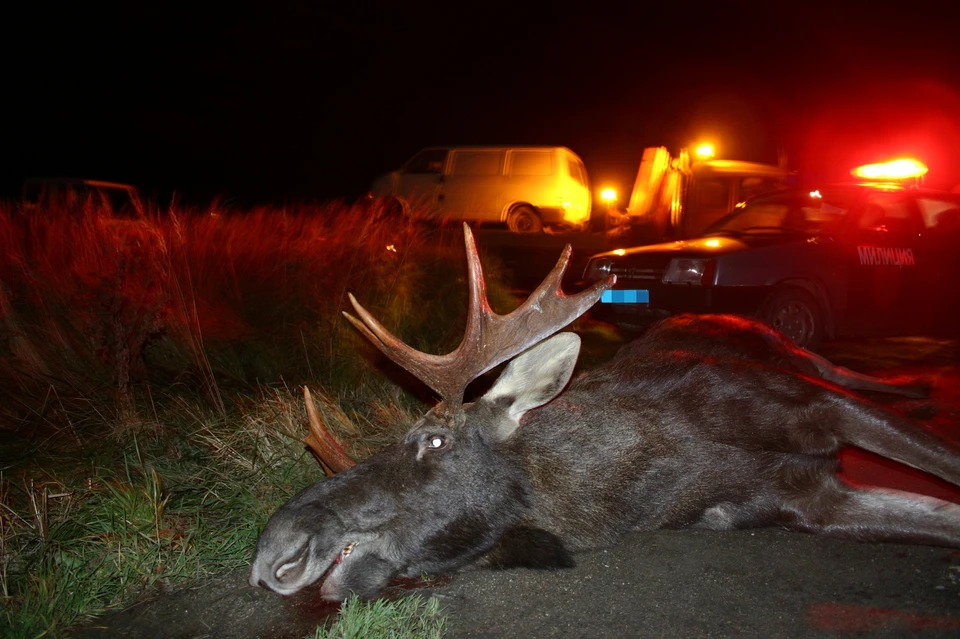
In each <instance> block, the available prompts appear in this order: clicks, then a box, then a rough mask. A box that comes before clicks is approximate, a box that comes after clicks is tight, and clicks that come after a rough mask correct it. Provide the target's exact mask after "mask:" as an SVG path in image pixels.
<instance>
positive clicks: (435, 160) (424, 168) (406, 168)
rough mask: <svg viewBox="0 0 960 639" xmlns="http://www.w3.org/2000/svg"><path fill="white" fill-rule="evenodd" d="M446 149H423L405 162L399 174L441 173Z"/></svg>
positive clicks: (444, 162) (445, 158) (445, 159)
mask: <svg viewBox="0 0 960 639" xmlns="http://www.w3.org/2000/svg"><path fill="white" fill-rule="evenodd" d="M447 153H448V151H447V149H424V150H423V151H420V152H419V153H417V154H416V155H415V156H413V157H412V158H410V159H409V160H407V162H406V163H405V164H404V165H403V167H402V168H401V169H400V172H401V173H443V165H444V164H446V162H447Z"/></svg>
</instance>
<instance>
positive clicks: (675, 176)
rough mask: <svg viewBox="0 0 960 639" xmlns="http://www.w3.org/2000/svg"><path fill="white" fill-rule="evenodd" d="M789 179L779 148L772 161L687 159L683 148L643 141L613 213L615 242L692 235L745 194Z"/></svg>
mask: <svg viewBox="0 0 960 639" xmlns="http://www.w3.org/2000/svg"><path fill="white" fill-rule="evenodd" d="M795 181H796V174H795V173H793V172H791V171H789V170H788V169H787V167H786V157H785V156H783V155H782V154H781V156H780V161H779V163H778V164H764V163H760V162H744V161H740V160H718V159H697V160H691V157H690V152H689V151H688V150H686V149H684V150H682V151H680V153H679V155H677V156H676V157H672V156H671V155H670V152H669V151H668V150H667V148H666V147H662V146H660V147H648V148H646V149H644V151H643V157H642V159H641V161H640V168H639V170H638V171H637V178H636V180H635V181H634V186H633V192H632V193H631V194H630V199H629V202H628V204H627V207H626V210H625V212H623V213H622V214H619V215H616V214H614V215H615V216H616V217H618V221H619V223H620V224H619V226H620V227H621V228H620V233H619V235H620V236H622V237H618V238H617V240H616V242H617V243H618V244H623V243H624V240H627V241H629V242H632V243H635V244H652V243H656V242H663V241H668V240H682V239H688V238H692V237H697V236H699V235H700V234H701V233H703V231H705V230H706V229H707V227H709V226H710V225H711V224H713V223H714V222H716V221H717V220H719V219H720V218H721V217H723V216H724V215H726V214H727V213H729V212H730V211H732V210H733V209H734V208H735V207H737V206H738V205H740V204H742V203H743V202H745V201H746V200H748V199H749V198H751V197H754V196H756V195H760V194H762V193H767V192H771V191H774V190H776V189H778V188H782V187H784V186H789V185H791V184H792V183H794V182H795ZM624 227H625V228H624ZM615 235H617V234H616V233H615Z"/></svg>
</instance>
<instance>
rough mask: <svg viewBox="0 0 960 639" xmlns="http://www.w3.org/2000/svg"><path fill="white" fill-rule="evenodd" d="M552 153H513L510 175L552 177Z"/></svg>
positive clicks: (511, 155)
mask: <svg viewBox="0 0 960 639" xmlns="http://www.w3.org/2000/svg"><path fill="white" fill-rule="evenodd" d="M552 174H553V151H513V152H511V153H510V175H552Z"/></svg>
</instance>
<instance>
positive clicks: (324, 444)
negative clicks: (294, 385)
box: [303, 386, 357, 475]
mask: <svg viewBox="0 0 960 639" xmlns="http://www.w3.org/2000/svg"><path fill="white" fill-rule="evenodd" d="M303 401H304V403H305V404H306V406H307V421H308V423H309V425H310V434H309V435H307V436H306V437H305V438H304V439H303V443H305V444H306V445H307V446H309V447H310V449H311V450H312V451H313V452H314V453H316V455H317V457H318V458H319V459H320V462H321V464H322V465H323V467H324V470H325V471H326V470H329V472H328V473H327V474H328V475H332V474H334V473H339V472H343V471H345V470H347V469H348V468H351V467H353V466H356V465H357V462H356V461H355V460H354V459H353V458H352V457H350V455H348V454H347V452H346V451H345V450H344V449H343V444H342V443H341V442H340V440H339V439H337V438H336V436H335V435H334V434H333V433H331V432H330V431H329V430H328V429H327V427H326V426H325V425H324V423H323V420H322V419H320V412H319V411H318V410H317V405H316V404H315V403H314V402H313V397H312V396H311V395H310V389H309V388H307V387H306V386H304V387H303Z"/></svg>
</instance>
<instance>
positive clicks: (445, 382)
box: [344, 223, 616, 418]
mask: <svg viewBox="0 0 960 639" xmlns="http://www.w3.org/2000/svg"><path fill="white" fill-rule="evenodd" d="M463 235H464V241H465V242H466V247H467V271H468V285H469V291H470V301H469V309H468V315H467V327H466V332H465V334H464V336H463V340H462V341H461V342H460V345H459V346H457V348H456V349H454V350H453V351H452V352H450V353H448V354H446V355H431V354H429V353H424V352H421V351H418V350H416V349H414V348H413V347H411V346H409V345H407V344H405V343H404V342H402V341H401V340H399V339H398V338H396V337H394V336H393V335H392V334H391V333H390V332H389V331H387V329H385V328H384V327H383V326H382V325H381V324H380V322H378V321H377V320H376V319H374V317H373V316H372V315H371V314H370V313H369V312H368V311H367V310H366V309H365V308H363V306H361V305H360V303H359V302H358V301H357V300H356V298H355V297H354V296H353V294H352V293H351V294H350V303H351V304H352V305H353V308H354V310H355V311H356V312H357V315H359V316H360V319H357V318H356V317H354V316H353V315H351V314H350V313H347V312H346V311H345V312H344V315H345V316H346V317H347V319H348V320H350V323H351V324H353V325H354V326H355V327H356V328H357V329H358V330H359V331H360V332H361V333H363V334H364V335H365V336H366V337H367V339H369V340H370V341H371V342H373V344H374V345H375V346H376V347H377V348H379V349H380V351H381V352H383V354H384V355H386V356H387V357H389V358H390V359H392V360H393V361H394V362H396V363H397V364H399V365H400V366H402V367H403V368H405V369H407V370H408V371H410V372H411V373H412V374H413V375H414V376H415V377H416V378H417V379H419V380H421V381H422V382H423V383H425V384H426V385H427V386H429V387H430V388H432V389H433V390H434V391H436V393H437V395H439V396H440V399H441V400H442V404H441V405H440V406H438V407H437V409H436V410H437V413H438V414H440V415H443V416H444V417H447V418H451V417H453V416H454V415H455V414H456V413H457V412H458V411H459V410H460V407H461V405H462V403H463V394H464V391H465V390H466V388H467V385H468V384H469V383H470V382H472V381H473V380H474V379H476V378H477V377H479V376H480V375H482V374H484V373H486V372H487V371H489V370H490V369H491V368H493V367H494V366H496V365H498V364H500V363H502V362H505V361H507V360H508V359H510V358H512V357H513V356H515V355H517V354H519V353H522V352H523V351H525V350H526V349H527V348H529V347H531V346H533V345H534V344H537V343H538V342H540V341H541V340H544V339H546V338H547V337H549V336H550V335H552V334H553V333H555V332H557V331H558V330H560V329H561V328H563V327H564V326H566V325H567V324H569V323H570V322H572V321H573V320H575V319H576V318H577V317H579V316H580V315H582V314H583V313H584V312H586V311H587V309H589V308H590V307H591V306H593V305H594V304H595V303H596V302H597V300H598V299H600V295H601V294H602V293H603V291H605V290H607V289H608V288H610V287H611V286H613V284H614V283H615V282H616V276H613V275H611V276H609V277H608V278H607V279H605V280H601V281H599V282H596V283H594V284H593V285H592V286H590V288H588V289H586V290H583V291H580V292H579V293H576V294H574V295H565V294H564V293H563V291H561V290H560V285H561V280H562V279H563V274H564V272H565V271H566V270H567V265H568V263H569V261H570V254H571V253H572V251H573V249H572V248H571V247H570V245H569V244H567V246H566V247H565V248H564V249H563V253H562V254H561V255H560V259H559V260H558V261H557V265H556V266H554V267H553V270H552V271H550V274H549V275H547V278H546V279H545V280H544V281H543V282H542V283H541V284H540V286H538V287H537V289H536V290H535V291H534V292H533V293H532V294H531V295H530V297H529V298H527V300H526V301H525V302H524V303H523V304H522V305H521V306H520V307H519V308H517V309H515V310H514V311H513V312H511V313H509V314H507V315H498V314H497V313H494V312H493V310H492V309H491V308H490V302H489V300H488V299H487V287H486V283H485V282H484V279H483V269H482V267H481V265H480V257H479V256H478V255H477V247H476V244H475V242H474V239H473V232H472V231H471V230H470V227H469V226H468V225H467V224H466V223H464V225H463Z"/></svg>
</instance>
